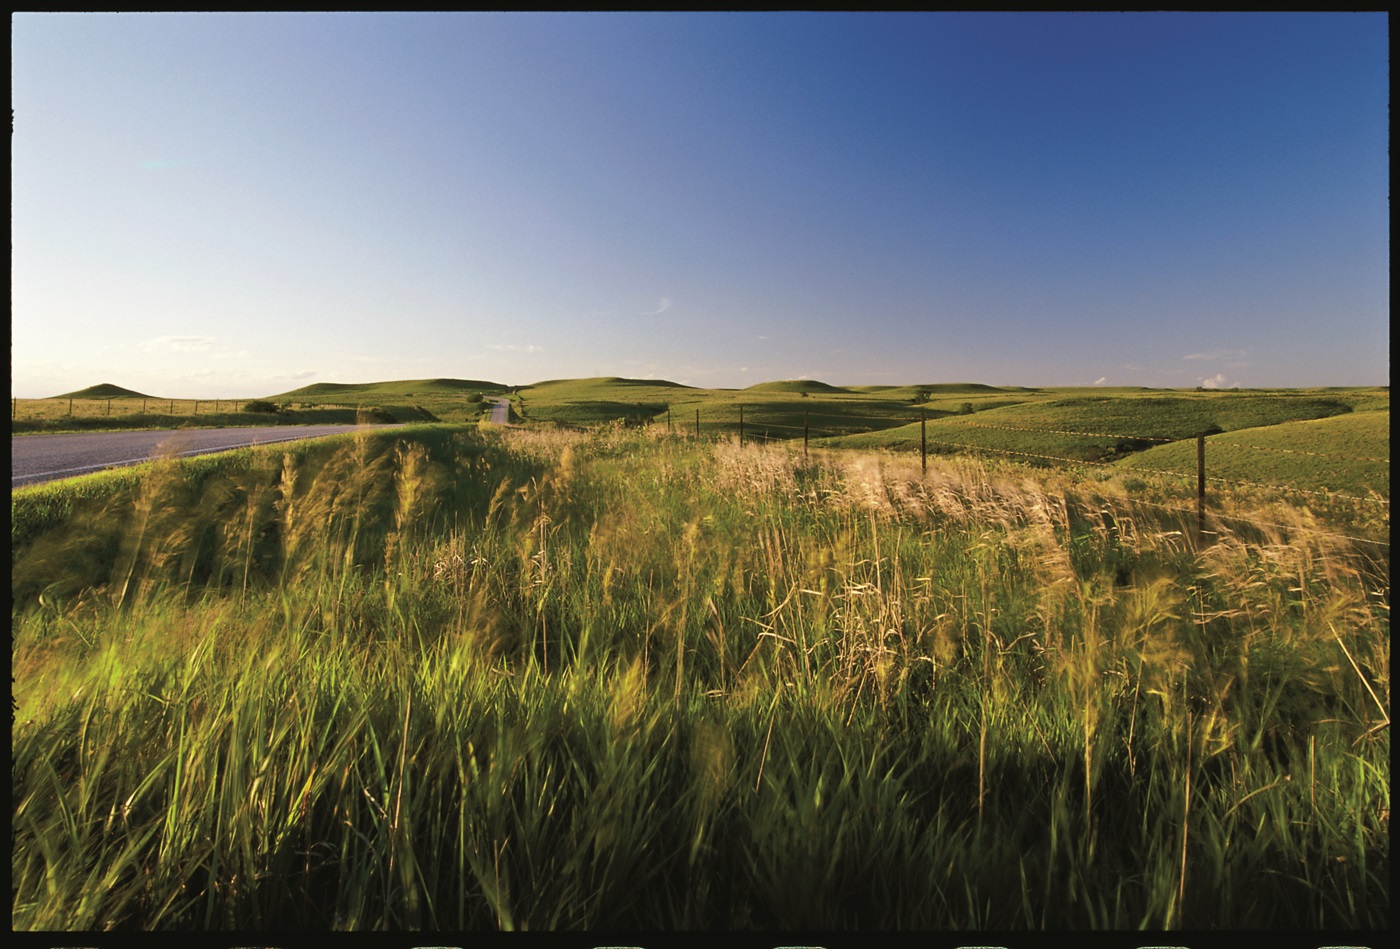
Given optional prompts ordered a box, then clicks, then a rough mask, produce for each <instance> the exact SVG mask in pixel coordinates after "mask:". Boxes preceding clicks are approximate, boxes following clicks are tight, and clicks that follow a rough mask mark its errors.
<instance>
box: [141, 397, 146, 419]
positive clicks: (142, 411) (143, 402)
mask: <svg viewBox="0 0 1400 949" xmlns="http://www.w3.org/2000/svg"><path fill="white" fill-rule="evenodd" d="M141 414H142V415H145V414H146V400H145V399H142V400H141Z"/></svg>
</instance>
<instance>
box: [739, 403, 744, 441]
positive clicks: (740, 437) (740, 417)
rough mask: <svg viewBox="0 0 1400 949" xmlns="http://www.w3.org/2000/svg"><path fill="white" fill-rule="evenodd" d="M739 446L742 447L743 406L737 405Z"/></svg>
mask: <svg viewBox="0 0 1400 949" xmlns="http://www.w3.org/2000/svg"><path fill="white" fill-rule="evenodd" d="M739 447H740V448H743V447H744V407H743V406H742V405H741V406H739Z"/></svg>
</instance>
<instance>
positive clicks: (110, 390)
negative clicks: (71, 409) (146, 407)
mask: <svg viewBox="0 0 1400 949" xmlns="http://www.w3.org/2000/svg"><path fill="white" fill-rule="evenodd" d="M54 398H55V399H154V398H155V396H150V395H146V394H145V393H143V392H136V391H135V390H133V389H124V388H122V387H121V386H118V385H113V384H112V383H110V382H104V383H101V384H100V385H95V386H88V387H87V388H86V389H79V390H77V391H76V392H65V393H63V394H62V395H56V396H54Z"/></svg>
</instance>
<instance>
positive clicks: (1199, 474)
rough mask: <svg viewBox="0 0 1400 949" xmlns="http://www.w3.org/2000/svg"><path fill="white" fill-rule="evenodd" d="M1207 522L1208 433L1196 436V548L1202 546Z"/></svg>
mask: <svg viewBox="0 0 1400 949" xmlns="http://www.w3.org/2000/svg"><path fill="white" fill-rule="evenodd" d="M1205 520H1206V433H1205V432H1200V433H1198V434H1197V435H1196V546H1197V548H1199V547H1200V546H1201V531H1202V530H1203V529H1204V525H1205Z"/></svg>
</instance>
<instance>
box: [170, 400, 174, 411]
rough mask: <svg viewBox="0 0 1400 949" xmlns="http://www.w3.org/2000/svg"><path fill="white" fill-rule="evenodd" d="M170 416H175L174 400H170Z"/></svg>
mask: <svg viewBox="0 0 1400 949" xmlns="http://www.w3.org/2000/svg"><path fill="white" fill-rule="evenodd" d="M170 414H171V415H174V414H175V400H174V399H171V400H170Z"/></svg>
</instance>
